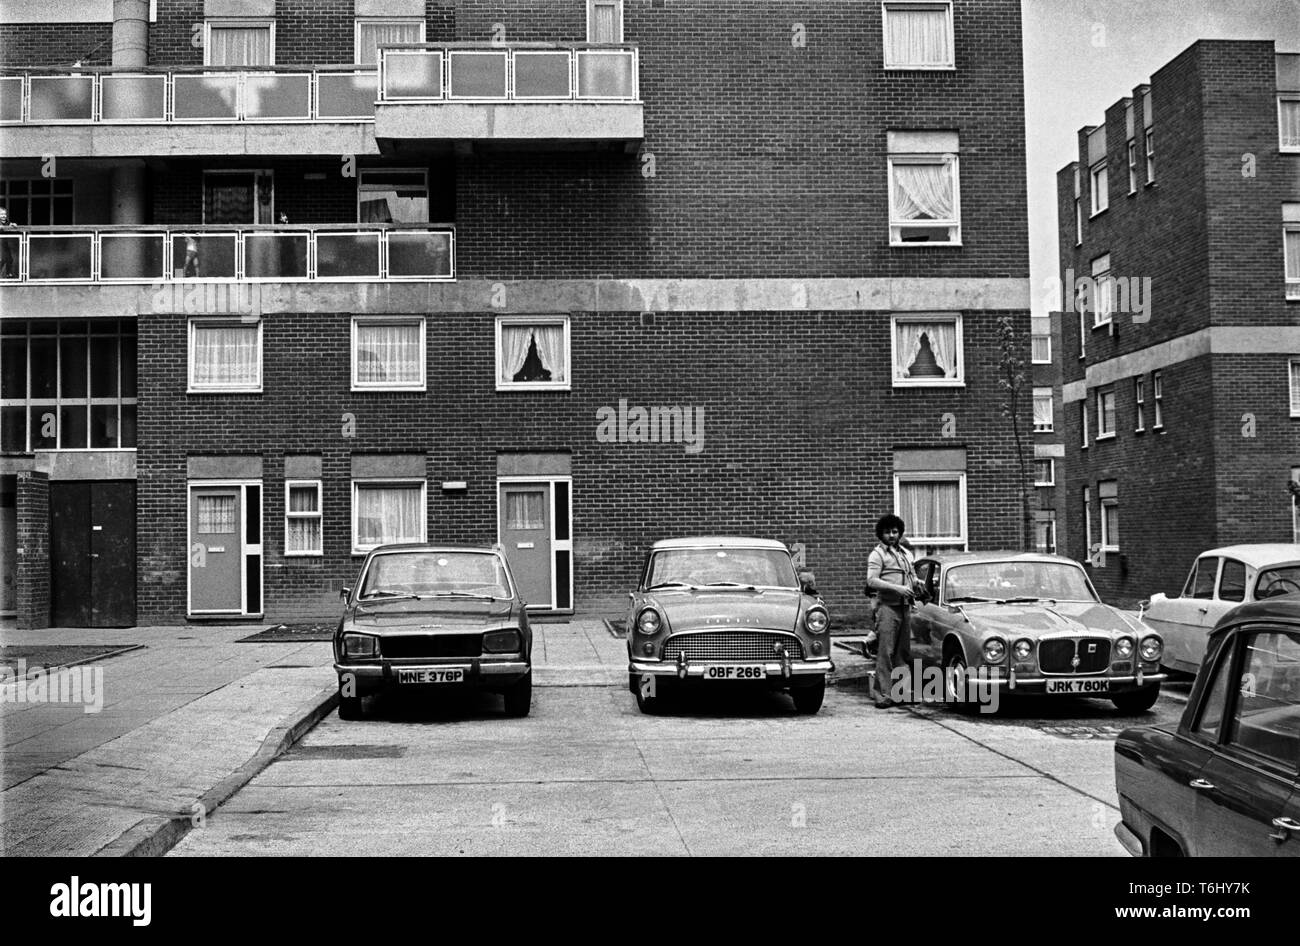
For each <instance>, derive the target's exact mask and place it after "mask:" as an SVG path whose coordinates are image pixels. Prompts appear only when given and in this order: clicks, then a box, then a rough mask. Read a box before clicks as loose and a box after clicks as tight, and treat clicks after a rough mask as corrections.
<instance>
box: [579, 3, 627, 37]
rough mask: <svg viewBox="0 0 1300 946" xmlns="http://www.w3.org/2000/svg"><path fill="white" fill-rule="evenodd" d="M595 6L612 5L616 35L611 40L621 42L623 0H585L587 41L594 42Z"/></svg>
mask: <svg viewBox="0 0 1300 946" xmlns="http://www.w3.org/2000/svg"><path fill="white" fill-rule="evenodd" d="M597 6H613V7H614V29H615V31H616V32H617V34H618V35H617V36H615V37H614V39H613V42H615V43H621V42H623V0H587V42H589V43H594V42H596V38H595V36H594V35H593V34H594V33H595V31H596V16H595V13H596V7H597Z"/></svg>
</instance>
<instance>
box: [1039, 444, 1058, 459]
mask: <svg viewBox="0 0 1300 946" xmlns="http://www.w3.org/2000/svg"><path fill="white" fill-rule="evenodd" d="M1034 456H1035V457H1041V458H1043V459H1048V458H1051V457H1063V456H1065V444H1063V443H1036V444H1034Z"/></svg>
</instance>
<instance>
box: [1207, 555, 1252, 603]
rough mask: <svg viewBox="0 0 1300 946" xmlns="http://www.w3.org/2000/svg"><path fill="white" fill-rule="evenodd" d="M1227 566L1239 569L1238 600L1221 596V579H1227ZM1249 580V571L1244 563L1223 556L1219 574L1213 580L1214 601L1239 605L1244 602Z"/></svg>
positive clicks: (1249, 583)
mask: <svg viewBox="0 0 1300 946" xmlns="http://www.w3.org/2000/svg"><path fill="white" fill-rule="evenodd" d="M1229 565H1238V566H1240V567H1241V597H1240V598H1225V597H1224V596H1223V579H1224V578H1225V577H1227V572H1228V566H1229ZM1249 579H1250V569H1248V568H1247V567H1246V563H1245V562H1243V561H1241V559H1237V558H1231V557H1229V556H1227V555H1225V556H1223V558H1222V560H1221V561H1220V563H1219V574H1218V576H1217V577H1216V578H1215V580H1214V600H1215V601H1228V602H1231V603H1233V604H1241V603H1242V602H1243V601H1245V600H1246V593H1247V591H1248V590H1249V589H1250V585H1251V582H1250V580H1249Z"/></svg>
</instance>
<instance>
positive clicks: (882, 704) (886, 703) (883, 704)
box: [876, 700, 898, 709]
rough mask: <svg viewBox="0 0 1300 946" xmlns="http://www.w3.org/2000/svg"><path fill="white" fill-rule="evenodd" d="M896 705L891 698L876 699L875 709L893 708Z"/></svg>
mask: <svg viewBox="0 0 1300 946" xmlns="http://www.w3.org/2000/svg"><path fill="white" fill-rule="evenodd" d="M897 705H898V704H897V703H895V702H894V701H893V700H876V709H893V708H894V707H895V706H897Z"/></svg>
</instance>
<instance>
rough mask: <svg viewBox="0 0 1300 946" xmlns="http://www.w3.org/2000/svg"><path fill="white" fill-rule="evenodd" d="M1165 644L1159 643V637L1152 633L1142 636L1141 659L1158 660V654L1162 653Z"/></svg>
mask: <svg viewBox="0 0 1300 946" xmlns="http://www.w3.org/2000/svg"><path fill="white" fill-rule="evenodd" d="M1164 650H1165V645H1164V644H1163V643H1161V641H1160V638H1158V637H1156V636H1154V635H1152V636H1151V637H1144V638H1142V659H1143V660H1159V659H1160V655H1161V654H1162V653H1164Z"/></svg>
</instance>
